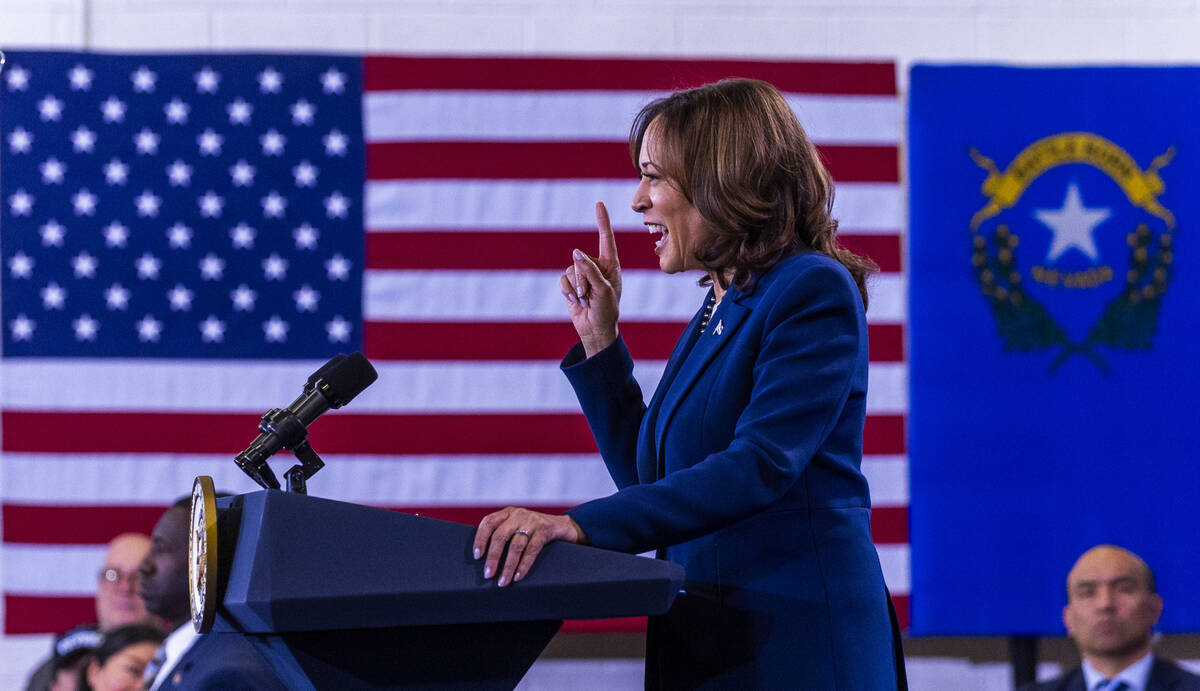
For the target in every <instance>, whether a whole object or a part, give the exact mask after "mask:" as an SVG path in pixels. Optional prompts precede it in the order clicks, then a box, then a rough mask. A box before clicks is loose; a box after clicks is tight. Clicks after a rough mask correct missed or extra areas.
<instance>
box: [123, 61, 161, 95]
mask: <svg viewBox="0 0 1200 691" xmlns="http://www.w3.org/2000/svg"><path fill="white" fill-rule="evenodd" d="M129 78H130V79H131V80H133V90H134V91H136V92H138V93H139V94H148V93H152V92H153V91H154V84H155V82H157V81H158V75H157V74H155V73H154V72H151V71H150V68H149V67H146V66H145V65H142V66H141V67H139V68H138V69H137V71H135V72H134V73H133V74H131V75H129Z"/></svg>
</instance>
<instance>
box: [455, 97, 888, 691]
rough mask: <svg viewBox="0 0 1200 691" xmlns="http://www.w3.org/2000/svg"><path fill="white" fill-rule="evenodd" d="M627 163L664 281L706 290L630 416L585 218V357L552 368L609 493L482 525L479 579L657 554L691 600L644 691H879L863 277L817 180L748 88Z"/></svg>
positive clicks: (602, 218)
mask: <svg viewBox="0 0 1200 691" xmlns="http://www.w3.org/2000/svg"><path fill="white" fill-rule="evenodd" d="M630 151H631V154H632V155H633V157H634V159H635V165H636V166H637V169H638V173H639V175H640V181H639V183H638V187H637V191H636V192H635V194H634V197H633V208H634V210H635V211H637V212H638V213H640V214H641V215H642V218H643V222H644V223H645V225H646V226H647V227H648V228H649V231H650V232H651V233H653V234H656V235H658V236H659V237H658V241H657V244H656V245H655V247H654V252H655V253H656V254H657V255H658V264H659V268H661V269H662V270H663V271H664V272H666V273H669V274H673V273H677V272H680V271H698V272H702V273H703V278H702V279H701V284H702V285H710V286H711V288H710V290H709V292H708V295H707V296H706V298H705V300H704V302H703V304H701V305H700V306H699V309H698V311H697V313H696V316H695V317H694V318H693V319H692V321H691V323H690V324H689V325H688V326H687V328H686V330H685V331H684V332H683V334H682V335H681V336H680V337H679V341H678V343H677V344H676V346H675V350H674V352H673V353H672V355H671V358H670V360H669V361H668V362H667V365H666V368H665V370H664V372H663V376H662V379H661V381H660V382H659V385H658V388H657V390H656V391H655V392H654V396H653V397H652V399H651V400H650V403H649V405H646V404H644V403H643V397H642V393H641V390H640V389H639V387H638V384H637V382H636V381H635V380H634V377H633V361H632V359H631V357H630V354H629V351H628V350H627V349H626V346H625V343H624V341H623V340H622V338H621V335H620V330H619V328H618V324H617V316H618V305H619V302H620V298H621V269H620V263H619V261H618V259H617V244H616V241H615V240H614V238H613V231H612V228H611V225H610V223H609V219H608V213H607V211H606V210H605V208H604V206H603V204H597V205H596V220H597V223H598V225H599V231H600V243H599V246H600V248H599V254H598V255H597V256H594V257H593V256H588V255H586V254H584V253H582V252H580V251H579V250H576V251H575V252H574V256H573V258H572V263H571V266H570V267H568V268H567V270H566V272H565V273H564V274H563V276H562V279H561V282H560V283H561V289H562V294H563V296H564V298H565V300H566V305H567V312H568V314H569V315H570V317H571V322H572V323H573V324H574V325H575V329H576V331H577V332H578V333H579V339H580V342H579V343H578V344H577V345H576V346H575V347H574V348H573V349H572V350H571V351H570V352H569V353H568V354H567V356H566V357H565V358H564V360H563V363H562V369H563V372H564V373H565V374H566V376H567V378H568V379H569V380H570V382H571V385H572V386H573V387H574V389H575V392H576V395H577V396H578V398H579V402H580V405H581V407H582V408H583V412H584V414H585V416H586V417H587V420H588V424H589V425H590V427H591V430H592V433H593V435H594V436H595V438H596V442H597V444H598V446H599V448H600V453H601V455H602V456H603V458H604V462H605V464H606V465H607V466H608V470H609V473H610V474H611V475H612V478H613V480H614V481H615V482H616V485H617V488H618V491H617V492H616V493H615V494H612V495H610V496H608V497H604V498H602V499H596V500H594V501H590V502H587V503H585V504H582V505H580V506H577V507H575V508H573V509H571V510H569V511H568V512H567V514H566V515H564V516H554V515H548V514H542V513H538V512H534V511H530V510H527V509H519V508H514V507H509V508H506V509H503V510H501V511H498V512H496V513H493V514H491V515H489V516H487V517H486V518H484V519H483V521H482V522H481V523H480V525H479V529H478V531H477V533H476V538H475V555H476V558H483V559H485V565H484V576H485V577H487V578H490V577H493V576H495V577H497V578H498V584H499V585H501V586H504V585H508V584H510V583H512V582H514V581H520V580H521V578H522V577H523V576H524V575H525V574H526V573H528V572H529V569H530V568H531V567H532V566H533V563H534V560H535V559H536V557H537V555H538V552H540V550H541V549H542V547H544V546H545V544H546V543H547V542H549V541H553V540H568V541H571V542H579V543H585V544H592V545H595V546H597V547H603V548H606V549H613V550H620V551H624V552H632V553H639V552H643V551H647V550H651V549H654V550H658V554H659V556H660V557H662V558H665V559H669V560H671V561H675V562H678V563H680V564H682V565H683V566H684V567H685V569H686V572H687V573H686V578H687V581H686V584H685V586H684V588H685V592H684V593H681V594H680V596H679V598H678V599H677V600H676V602H675V605H674V607H673V608H672V609H671V611H670V612H669V613H667V614H666V615H664V616H661V617H652V618H651V620H650V623H649V628H648V631H647V645H646V647H647V660H646V685H647V687H648V688H658V687H667V688H696V687H704V686H707V687H716V688H739V689H769V688H770V689H773V688H786V689H806V690H808V691H819V690H821V689H845V690H854V691H862V690H870V689H894V688H896V686H897V680H898V674H897V665H896V662H895V660H896V658H895V651H894V649H893V639H892V626H891V625H890V623H889V616H888V603H887V599H886V590H885V588H884V582H883V575H882V572H881V570H880V566H879V560H878V557H877V555H876V552H875V547H874V545H873V544H872V542H871V530H870V523H869V519H870V499H869V495H868V491H867V482H866V480H865V478H864V477H863V475H862V472H861V470H860V464H861V461H862V433H863V424H864V421H865V416H866V393H867V325H866V317H865V309H866V302H867V292H866V288H865V285H864V282H865V278H866V276H867V274H868V273H869V272H871V271H873V270H875V267H874V265H873V264H872V263H871V262H870V261H869V260H867V259H864V258H862V257H859V256H857V255H855V254H854V253H852V252H850V251H847V250H845V249H841V248H839V247H838V245H837V242H836V239H835V235H836V229H837V223H836V221H834V220H833V219H832V218H831V216H830V214H831V210H832V206H833V181H832V178H831V177H830V175H829V173H828V172H827V171H826V170H825V168H824V166H823V165H822V164H821V162H820V159H819V156H818V153H817V150H816V148H815V147H814V146H813V145H812V143H811V142H810V141H809V139H808V137H807V135H806V134H805V132H804V130H803V128H802V127H801V126H800V123H799V122H798V121H797V119H796V116H795V115H794V114H793V113H792V111H791V109H790V108H789V106H788V105H787V102H786V101H785V100H784V99H783V97H782V95H780V93H779V92H778V91H777V90H776V89H775V88H774V87H772V86H770V85H769V84H766V83H764V82H759V81H753V80H747V79H730V80H724V81H721V82H718V83H715V84H709V85H706V86H702V87H698V88H695V89H690V90H687V91H682V92H679V93H676V94H673V95H671V96H669V97H667V98H665V99H662V100H659V101H655V102H653V103H651V104H649V105H647V106H646V107H645V108H643V109H642V111H641V113H639V115H638V116H637V119H636V120H635V121H634V124H633V127H632V129H631V133H630ZM506 547H507V557H506V558H505V560H504V562H503V563H500V558H501V556H502V554H504V551H505V548H506Z"/></svg>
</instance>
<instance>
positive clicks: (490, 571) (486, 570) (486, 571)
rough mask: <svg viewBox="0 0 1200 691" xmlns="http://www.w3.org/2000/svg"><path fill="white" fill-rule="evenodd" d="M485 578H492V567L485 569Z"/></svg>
mask: <svg viewBox="0 0 1200 691" xmlns="http://www.w3.org/2000/svg"><path fill="white" fill-rule="evenodd" d="M483 577H484V578H491V577H492V567H490V566H485V567H483Z"/></svg>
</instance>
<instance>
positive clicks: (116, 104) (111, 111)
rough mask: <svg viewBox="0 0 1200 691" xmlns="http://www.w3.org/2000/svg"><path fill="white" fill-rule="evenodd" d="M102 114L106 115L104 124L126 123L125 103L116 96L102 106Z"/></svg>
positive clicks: (110, 97) (109, 98)
mask: <svg viewBox="0 0 1200 691" xmlns="http://www.w3.org/2000/svg"><path fill="white" fill-rule="evenodd" d="M100 112H101V113H103V114H104V122H107V123H109V124H110V125H111V124H116V123H120V122H124V121H125V102H124V101H122V100H121V99H119V98H117V97H116V96H109V97H108V100H106V101H104V102H103V103H101V104H100Z"/></svg>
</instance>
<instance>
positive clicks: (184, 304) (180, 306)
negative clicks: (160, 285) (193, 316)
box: [167, 283, 194, 312]
mask: <svg viewBox="0 0 1200 691" xmlns="http://www.w3.org/2000/svg"><path fill="white" fill-rule="evenodd" d="M193 297H194V294H193V293H192V291H190V290H188V289H187V287H185V286H184V285H183V284H182V283H176V284H175V287H174V288H172V289H170V290H168V291H167V302H168V303H170V305H171V311H172V312H187V311H188V310H190V309H192V298H193Z"/></svg>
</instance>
